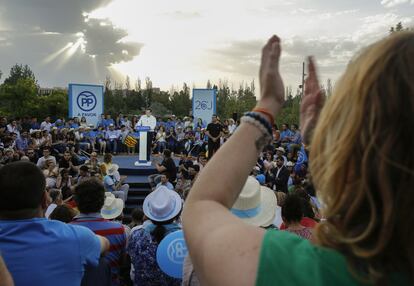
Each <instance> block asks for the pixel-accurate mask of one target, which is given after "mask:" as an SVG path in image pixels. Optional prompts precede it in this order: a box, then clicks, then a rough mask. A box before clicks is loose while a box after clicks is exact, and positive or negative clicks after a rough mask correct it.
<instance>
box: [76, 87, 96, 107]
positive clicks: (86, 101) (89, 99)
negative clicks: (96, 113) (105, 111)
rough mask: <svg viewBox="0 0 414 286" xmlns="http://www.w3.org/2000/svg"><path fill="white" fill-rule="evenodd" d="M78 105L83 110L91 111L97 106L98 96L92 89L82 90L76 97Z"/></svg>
mask: <svg viewBox="0 0 414 286" xmlns="http://www.w3.org/2000/svg"><path fill="white" fill-rule="evenodd" d="M76 103H77V104H78V107H79V108H80V109H81V110H83V111H91V110H93V109H94V108H95V106H96V103H97V100H96V96H95V95H94V94H93V93H92V92H90V91H86V90H85V91H82V92H81V93H79V95H78V97H77V98H76Z"/></svg>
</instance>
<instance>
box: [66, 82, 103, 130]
mask: <svg viewBox="0 0 414 286" xmlns="http://www.w3.org/2000/svg"><path fill="white" fill-rule="evenodd" d="M103 90H104V88H103V86H102V85H92V84H76V83H71V84H69V92H68V96H69V117H70V118H72V117H79V119H80V118H81V117H85V118H86V122H87V123H88V125H89V124H93V125H94V126H96V124H97V123H98V120H99V118H100V117H101V114H102V113H103V112H104V98H103Z"/></svg>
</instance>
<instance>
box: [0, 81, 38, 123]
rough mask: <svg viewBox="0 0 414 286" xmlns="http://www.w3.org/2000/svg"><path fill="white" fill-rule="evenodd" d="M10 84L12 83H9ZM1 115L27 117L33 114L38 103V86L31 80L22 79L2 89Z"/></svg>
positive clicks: (3, 86)
mask: <svg viewBox="0 0 414 286" xmlns="http://www.w3.org/2000/svg"><path fill="white" fill-rule="evenodd" d="M9 82H10V81H9ZM0 102H1V105H0V110H1V113H4V114H6V115H9V116H10V115H11V116H25V115H28V114H31V113H32V112H33V110H34V109H36V108H34V107H36V105H37V104H38V102H37V86H36V84H35V82H34V81H33V80H32V79H30V78H20V79H17V81H16V82H15V83H14V84H12V83H4V84H2V85H1V87H0Z"/></svg>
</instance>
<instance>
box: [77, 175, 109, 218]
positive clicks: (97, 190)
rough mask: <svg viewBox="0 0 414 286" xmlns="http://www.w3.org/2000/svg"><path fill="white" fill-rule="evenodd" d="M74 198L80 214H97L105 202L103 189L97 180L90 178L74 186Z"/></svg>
mask: <svg viewBox="0 0 414 286" xmlns="http://www.w3.org/2000/svg"><path fill="white" fill-rule="evenodd" d="M74 198H75V201H76V204H77V206H78V209H79V211H80V212H81V213H97V212H100V211H101V208H102V206H103V205H104V202H105V188H104V186H103V184H102V183H101V182H100V181H99V180H98V179H96V178H91V179H90V180H86V181H83V182H82V183H80V184H79V185H77V186H76V188H75V196H74Z"/></svg>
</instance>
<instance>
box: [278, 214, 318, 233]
mask: <svg viewBox="0 0 414 286" xmlns="http://www.w3.org/2000/svg"><path fill="white" fill-rule="evenodd" d="M300 224H301V225H303V226H304V227H310V228H314V226H315V225H317V224H318V223H317V222H316V221H314V220H313V219H311V218H308V217H303V218H302V219H301V221H300ZM280 229H281V230H283V229H286V225H285V223H282V224H281V225H280Z"/></svg>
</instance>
